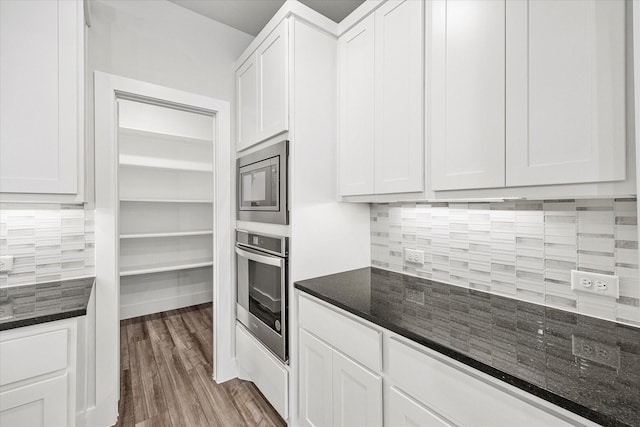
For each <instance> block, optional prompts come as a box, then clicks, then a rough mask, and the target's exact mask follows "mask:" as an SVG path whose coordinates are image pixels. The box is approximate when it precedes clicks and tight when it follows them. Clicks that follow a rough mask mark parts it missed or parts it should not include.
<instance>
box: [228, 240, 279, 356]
mask: <svg viewBox="0 0 640 427" xmlns="http://www.w3.org/2000/svg"><path fill="white" fill-rule="evenodd" d="M287 255H288V239H287V238H286V237H281V236H270V235H265V234H258V233H253V232H248V231H243V230H236V265H237V272H236V273H237V274H236V277H237V297H236V318H237V319H238V321H240V323H242V324H243V325H244V326H246V328H247V329H248V330H249V331H251V333H253V335H254V336H255V337H256V338H258V339H259V340H260V341H262V343H264V344H265V345H266V346H267V347H268V348H269V349H270V350H271V351H272V352H273V353H274V354H275V355H276V356H278V358H280V359H281V360H282V361H283V362H286V361H287V360H288V345H289V340H288V326H289V325H288V319H287V309H288V295H287V294H288V292H287V278H288V271H287V270H288V264H287Z"/></svg>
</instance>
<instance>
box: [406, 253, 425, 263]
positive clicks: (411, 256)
mask: <svg viewBox="0 0 640 427" xmlns="http://www.w3.org/2000/svg"><path fill="white" fill-rule="evenodd" d="M404 260H405V261H407V262H412V263H414V264H420V265H424V251H419V250H417V249H405V250H404Z"/></svg>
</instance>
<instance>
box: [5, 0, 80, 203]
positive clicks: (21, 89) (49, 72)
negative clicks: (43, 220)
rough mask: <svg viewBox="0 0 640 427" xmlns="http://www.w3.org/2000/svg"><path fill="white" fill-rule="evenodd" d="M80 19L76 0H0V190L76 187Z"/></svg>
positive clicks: (65, 189) (70, 189)
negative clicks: (0, 123) (0, 124)
mask: <svg viewBox="0 0 640 427" xmlns="http://www.w3.org/2000/svg"><path fill="white" fill-rule="evenodd" d="M83 25H84V23H83V12H82V2H79V1H78V2H77V1H62V0H59V1H43V0H40V1H38V0H22V1H0V87H1V88H2V89H1V90H0V121H1V122H2V126H0V192H3V193H32V194H33V193H37V194H60V195H64V194H66V195H74V194H77V193H78V189H79V186H78V184H79V176H83V175H82V174H81V170H80V167H79V159H80V157H81V156H80V154H81V153H82V150H81V146H80V144H82V143H83V141H84V135H83V133H84V130H83V120H82V117H83V111H82V106H83V101H82V99H83V84H84V83H83V82H84V80H83V78H82V76H83V71H82V70H83V66H84V61H83V57H84V56H83V55H84V47H83V46H84V38H83V31H84V27H83ZM79 174H80V175H79Z"/></svg>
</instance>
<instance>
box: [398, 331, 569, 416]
mask: <svg viewBox="0 0 640 427" xmlns="http://www.w3.org/2000/svg"><path fill="white" fill-rule="evenodd" d="M427 352H428V353H427ZM387 372H388V375H389V378H390V380H391V381H392V382H393V383H395V384H397V385H398V386H399V387H401V388H402V389H404V390H406V391H407V392H408V393H410V394H411V395H413V396H414V397H416V398H417V399H418V400H419V401H420V403H421V404H423V405H424V406H426V407H428V408H430V409H432V410H433V411H435V412H436V413H439V414H442V415H443V416H444V417H446V418H447V419H449V420H451V421H453V422H454V423H455V424H457V425H461V426H476V425H483V426H485V425H486V426H489V425H490V426H495V427H497V426H516V425H517V426H523V427H526V426H569V425H573V424H571V423H570V422H569V421H568V420H565V419H564V418H561V417H560V415H559V414H553V413H551V412H547V411H546V410H544V409H542V408H541V407H538V406H536V405H535V404H534V403H533V402H531V403H529V402H526V401H524V400H522V399H521V398H519V397H516V396H515V395H512V394H510V393H509V392H508V391H506V390H502V389H500V388H498V387H496V386H494V385H492V384H489V383H488V382H486V381H485V380H483V379H481V378H480V377H478V376H475V375H473V374H472V373H471V372H465V371H463V370H462V369H460V368H459V367H457V366H456V365H455V363H453V361H452V360H448V358H446V357H445V356H440V355H436V354H433V355H431V352H430V351H428V350H426V349H425V351H424V352H423V351H419V350H417V349H416V348H413V347H411V346H408V345H406V344H403V343H401V342H400V341H397V340H395V339H390V340H389V357H388V366H387Z"/></svg>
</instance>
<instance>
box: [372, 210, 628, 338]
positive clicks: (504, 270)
mask: <svg viewBox="0 0 640 427" xmlns="http://www.w3.org/2000/svg"><path fill="white" fill-rule="evenodd" d="M405 249H418V250H421V251H424V265H418V264H415V263H411V262H407V261H404V250H405ZM371 258H372V259H371V263H372V265H373V266H376V267H380V268H385V269H388V270H392V271H397V272H401V273H405V274H410V275H414V276H419V277H426V278H430V279H433V280H437V281H440V282H445V283H450V284H453V285H459V286H463V287H468V288H474V289H478V290H482V291H487V292H491V293H495V294H500V295H506V296H510V297H512V298H517V299H521V300H526V301H530V302H534V303H539V304H544V305H547V306H552V307H556V308H561V309H565V310H569V311H574V312H578V313H581V314H586V315H592V316H597V317H601V318H605V319H609V320H615V321H619V322H624V323H629V324H633V325H636V326H640V281H639V276H638V225H637V207H636V200H635V199H615V200H614V199H589V200H561V201H557V200H556V201H513V202H486V203H403V204H373V205H371ZM571 270H583V271H592V272H597V273H603V274H615V275H617V276H619V277H620V298H618V299H617V300H614V299H609V298H602V297H599V296H597V295H590V294H585V293H575V292H573V291H572V290H571Z"/></svg>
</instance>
